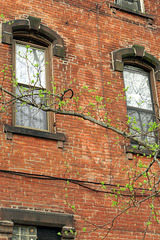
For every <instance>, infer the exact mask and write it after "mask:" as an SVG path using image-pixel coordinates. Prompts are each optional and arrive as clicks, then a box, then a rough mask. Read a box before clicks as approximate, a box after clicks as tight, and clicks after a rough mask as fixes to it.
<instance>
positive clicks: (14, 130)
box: [4, 125, 66, 142]
mask: <svg viewBox="0 0 160 240" xmlns="http://www.w3.org/2000/svg"><path fill="white" fill-rule="evenodd" d="M4 132H5V133H7V134H8V137H7V139H10V140H11V139H12V136H10V135H9V134H11V135H12V134H20V135H25V136H32V137H38V138H45V139H51V140H55V141H62V142H65V140H66V138H65V135H64V134H63V133H50V132H45V131H41V130H35V129H29V128H24V127H14V126H11V125H4Z"/></svg>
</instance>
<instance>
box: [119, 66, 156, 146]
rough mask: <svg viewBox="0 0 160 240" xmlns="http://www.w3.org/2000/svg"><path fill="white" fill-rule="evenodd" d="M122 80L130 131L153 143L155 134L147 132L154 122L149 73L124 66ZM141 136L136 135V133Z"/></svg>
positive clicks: (137, 68)
mask: <svg viewBox="0 0 160 240" xmlns="http://www.w3.org/2000/svg"><path fill="white" fill-rule="evenodd" d="M123 79H124V85H125V92H126V104H127V115H128V117H129V122H131V123H130V127H131V128H130V131H131V132H132V133H133V134H134V135H135V136H137V137H139V136H140V138H141V139H142V140H148V141H149V142H154V140H155V134H154V133H153V132H149V133H148V130H149V128H150V127H151V124H152V123H153V122H155V121H156V118H155V111H154V104H153V102H154V101H153V96H152V87H151V82H150V73H149V72H148V71H146V70H144V69H142V68H139V67H135V66H131V65H125V66H124V71H123ZM136 130H138V132H139V130H140V132H141V134H139V133H137V131H136Z"/></svg>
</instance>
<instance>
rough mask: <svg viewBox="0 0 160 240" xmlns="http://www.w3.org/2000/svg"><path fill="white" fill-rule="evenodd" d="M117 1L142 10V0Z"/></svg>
mask: <svg viewBox="0 0 160 240" xmlns="http://www.w3.org/2000/svg"><path fill="white" fill-rule="evenodd" d="M116 3H117V4H119V5H121V6H122V7H124V8H129V9H132V10H137V11H141V3H140V0H116Z"/></svg>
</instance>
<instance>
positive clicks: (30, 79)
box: [15, 44, 48, 130]
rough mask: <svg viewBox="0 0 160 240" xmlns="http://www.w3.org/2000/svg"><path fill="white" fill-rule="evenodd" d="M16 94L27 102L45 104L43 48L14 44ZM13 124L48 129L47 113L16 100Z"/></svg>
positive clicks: (38, 104)
mask: <svg viewBox="0 0 160 240" xmlns="http://www.w3.org/2000/svg"><path fill="white" fill-rule="evenodd" d="M16 81H17V83H16V94H17V95H18V96H20V97H22V96H25V97H23V100H25V101H27V102H28V103H34V104H37V106H43V105H46V103H47V101H46V99H45V94H44V93H43V94H41V92H42V91H44V90H45V88H46V79H45V50H43V49H38V48H35V47H30V46H27V45H21V44H16ZM15 124H16V125H18V126H24V127H30V128H36V129H42V130H48V124H47V113H46V112H44V111H42V110H40V109H39V108H38V107H33V106H31V105H30V104H24V103H23V102H21V101H17V102H16V118H15Z"/></svg>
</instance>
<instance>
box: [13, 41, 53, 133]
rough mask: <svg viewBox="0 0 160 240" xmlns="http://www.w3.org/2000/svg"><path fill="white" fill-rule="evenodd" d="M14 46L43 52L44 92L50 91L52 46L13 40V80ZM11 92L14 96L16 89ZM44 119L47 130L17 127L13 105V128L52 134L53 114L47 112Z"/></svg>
mask: <svg viewBox="0 0 160 240" xmlns="http://www.w3.org/2000/svg"><path fill="white" fill-rule="evenodd" d="M16 44H19V45H24V46H26V45H30V46H31V47H34V48H37V49H42V50H44V51H45V84H46V88H45V89H46V90H47V91H49V90H50V91H51V89H52V86H51V82H52V79H53V71H52V45H51V44H50V45H48V46H44V45H43V44H42V45H39V44H34V43H30V42H29V39H28V41H21V40H16V39H14V40H13V44H12V53H13V58H12V59H13V60H12V62H13V64H12V66H13V73H15V78H16ZM46 62H48V64H46ZM18 85H23V86H26V87H27V86H29V85H28V84H23V83H19V84H18ZM35 88H36V89H41V87H35ZM13 92H14V94H15V93H16V87H15V86H13ZM48 102H49V100H48ZM46 115H47V116H46V117H47V129H40V128H33V127H27V126H25V125H24V126H21V125H17V124H16V103H15V104H14V105H13V109H12V116H13V117H12V121H13V122H12V124H13V126H15V127H20V128H26V129H33V130H39V131H44V132H53V131H54V129H53V128H54V127H53V126H52V124H51V122H52V121H53V119H54V116H53V113H52V112H47V113H46Z"/></svg>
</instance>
